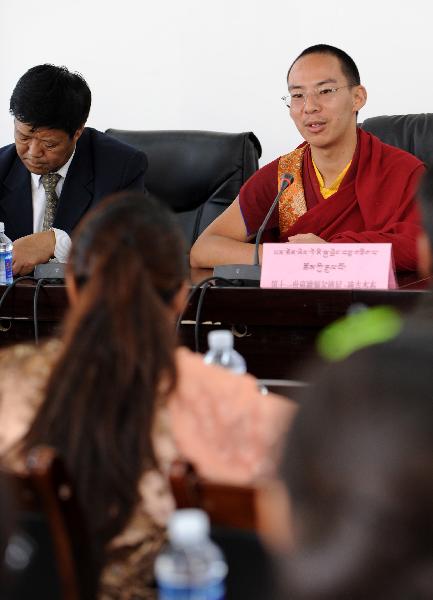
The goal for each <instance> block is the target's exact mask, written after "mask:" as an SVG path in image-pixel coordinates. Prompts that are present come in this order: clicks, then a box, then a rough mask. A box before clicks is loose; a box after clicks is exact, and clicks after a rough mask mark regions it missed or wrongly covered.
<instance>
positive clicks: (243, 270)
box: [213, 173, 294, 286]
mask: <svg viewBox="0 0 433 600" xmlns="http://www.w3.org/2000/svg"><path fill="white" fill-rule="evenodd" d="M293 180H294V178H293V175H292V174H291V173H284V175H283V176H282V178H281V185H280V189H279V192H278V194H277V195H276V196H275V199H274V201H273V202H272V204H271V206H270V208H269V210H268V212H267V213H266V217H265V218H264V219H263V222H262V224H261V225H260V227H259V229H258V230H257V235H256V242H255V248H254V261H253V264H252V265H219V266H217V267H215V268H214V270H213V274H214V276H215V277H222V278H224V279H230V280H235V281H239V284H240V285H250V286H258V285H259V284H260V275H261V266H260V264H259V246H260V241H261V239H262V235H263V232H264V230H265V228H266V225H267V224H268V221H269V219H270V218H271V216H272V213H273V212H274V210H275V207H276V206H277V204H278V201H279V199H280V198H281V195H282V193H283V192H284V190H286V189H287V188H288V187H289V185H291V184H292V183H293Z"/></svg>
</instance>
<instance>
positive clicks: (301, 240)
mask: <svg viewBox="0 0 433 600" xmlns="http://www.w3.org/2000/svg"><path fill="white" fill-rule="evenodd" d="M287 242H288V243H289V244H327V243H328V242H327V241H326V240H323V239H322V238H321V237H319V236H318V235H314V233H298V234H297V235H291V236H289V237H288V238H287Z"/></svg>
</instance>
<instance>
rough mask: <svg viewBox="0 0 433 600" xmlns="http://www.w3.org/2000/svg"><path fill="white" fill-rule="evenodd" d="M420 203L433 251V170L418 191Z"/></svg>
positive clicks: (424, 177) (424, 224)
mask: <svg viewBox="0 0 433 600" xmlns="http://www.w3.org/2000/svg"><path fill="white" fill-rule="evenodd" d="M417 198H418V202H419V205H420V207H421V215H422V225H423V229H424V231H425V233H426V234H427V237H428V240H429V243H430V247H431V249H432V251H433V168H431V167H430V168H429V169H428V170H427V172H426V173H425V175H424V176H423V178H422V179H421V183H420V186H419V189H418V194H417Z"/></svg>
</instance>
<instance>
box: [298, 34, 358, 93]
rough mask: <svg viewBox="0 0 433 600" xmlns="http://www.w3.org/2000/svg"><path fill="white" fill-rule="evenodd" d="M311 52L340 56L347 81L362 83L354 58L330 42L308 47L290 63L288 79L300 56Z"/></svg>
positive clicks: (351, 83)
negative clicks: (329, 43)
mask: <svg viewBox="0 0 433 600" xmlns="http://www.w3.org/2000/svg"><path fill="white" fill-rule="evenodd" d="M309 54H330V55H331V56H335V58H338V60H339V61H340V65H341V70H342V71H343V74H344V76H345V77H346V79H347V83H348V84H350V85H361V78H360V76H359V71H358V67H357V66H356V64H355V61H354V60H353V58H351V57H350V56H349V55H348V54H347V53H346V52H344V50H340V48H336V47H335V46H329V45H328V44H316V45H315V46H309V47H308V48H305V50H303V51H302V52H301V54H300V55H299V56H297V57H296V58H295V60H294V61H293V62H292V64H291V65H290V68H289V70H288V72H287V80H288V79H289V75H290V71H291V70H292V67H293V65H294V64H295V63H296V62H297V61H298V60H299V59H300V58H303V57H304V56H308V55H309Z"/></svg>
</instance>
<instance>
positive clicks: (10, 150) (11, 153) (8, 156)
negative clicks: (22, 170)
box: [0, 144, 17, 177]
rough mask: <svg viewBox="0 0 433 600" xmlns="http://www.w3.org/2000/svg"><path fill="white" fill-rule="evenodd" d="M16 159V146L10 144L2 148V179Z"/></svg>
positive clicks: (0, 154) (0, 151)
mask: <svg viewBox="0 0 433 600" xmlns="http://www.w3.org/2000/svg"><path fill="white" fill-rule="evenodd" d="M16 157H17V151H16V147H15V144H8V145H7V146H3V147H2V148H0V177H2V175H3V174H4V173H5V172H7V171H8V170H9V168H10V167H11V165H12V163H13V162H14V160H15V159H16Z"/></svg>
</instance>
